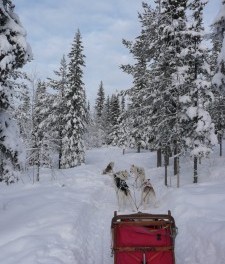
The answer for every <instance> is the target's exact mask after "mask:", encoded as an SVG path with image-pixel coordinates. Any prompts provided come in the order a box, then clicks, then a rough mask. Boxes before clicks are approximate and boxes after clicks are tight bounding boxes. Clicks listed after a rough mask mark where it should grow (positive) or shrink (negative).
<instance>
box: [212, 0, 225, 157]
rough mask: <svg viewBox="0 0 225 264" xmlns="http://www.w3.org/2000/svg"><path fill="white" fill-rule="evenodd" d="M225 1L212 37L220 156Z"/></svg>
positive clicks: (224, 92)
mask: <svg viewBox="0 0 225 264" xmlns="http://www.w3.org/2000/svg"><path fill="white" fill-rule="evenodd" d="M224 31H225V1H223V2H222V5H221V9H220V12H219V15H218V16H217V17H216V19H215V21H214V24H213V25H212V33H211V39H212V44H213V49H212V64H213V70H214V72H213V78H212V83H213V91H214V96H215V101H214V103H213V104H212V107H213V109H212V111H211V112H212V116H213V121H214V122H215V127H216V131H217V135H218V140H219V144H220V156H222V139H223V134H224V129H225V104H224V99H225V38H224Z"/></svg>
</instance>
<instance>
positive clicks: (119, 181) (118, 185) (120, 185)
mask: <svg viewBox="0 0 225 264" xmlns="http://www.w3.org/2000/svg"><path fill="white" fill-rule="evenodd" d="M113 176H114V183H115V189H116V195H117V200H118V206H119V211H120V210H121V209H124V207H125V206H126V204H127V202H129V204H130V206H131V208H132V210H134V202H133V199H132V196H131V192H130V188H129V186H128V185H127V183H126V180H127V179H128V177H129V173H128V171H126V170H124V171H119V172H116V173H114V174H113Z"/></svg>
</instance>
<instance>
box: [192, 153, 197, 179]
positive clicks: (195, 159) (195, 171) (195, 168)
mask: <svg viewBox="0 0 225 264" xmlns="http://www.w3.org/2000/svg"><path fill="white" fill-rule="evenodd" d="M193 183H198V158H197V157H196V156H194V181H193Z"/></svg>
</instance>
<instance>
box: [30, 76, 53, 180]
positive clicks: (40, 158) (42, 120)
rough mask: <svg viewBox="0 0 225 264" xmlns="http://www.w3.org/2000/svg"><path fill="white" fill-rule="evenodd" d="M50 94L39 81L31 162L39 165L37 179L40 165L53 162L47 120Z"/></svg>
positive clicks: (43, 83)
mask: <svg viewBox="0 0 225 264" xmlns="http://www.w3.org/2000/svg"><path fill="white" fill-rule="evenodd" d="M48 106H49V95H48V94H47V91H46V83H45V82H42V81H40V80H39V81H38V83H37V89H36V92H35V101H34V115H33V118H34V119H33V131H32V152H31V157H30V164H32V165H36V166H37V174H36V180H37V181H39V179H40V173H39V170H40V167H41V166H43V165H47V166H49V164H50V163H51V161H50V159H51V157H50V156H51V155H50V146H49V131H48V127H47V126H46V123H47V122H46V120H47V118H48V115H49V108H48Z"/></svg>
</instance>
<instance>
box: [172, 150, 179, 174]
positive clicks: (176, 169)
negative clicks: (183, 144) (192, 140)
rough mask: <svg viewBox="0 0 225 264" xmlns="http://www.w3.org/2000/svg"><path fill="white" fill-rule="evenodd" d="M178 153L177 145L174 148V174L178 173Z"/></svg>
mask: <svg viewBox="0 0 225 264" xmlns="http://www.w3.org/2000/svg"><path fill="white" fill-rule="evenodd" d="M176 155H177V147H175V149H174V162H173V175H174V176H175V175H177V174H178V159H179V158H178V157H177V156H176Z"/></svg>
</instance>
